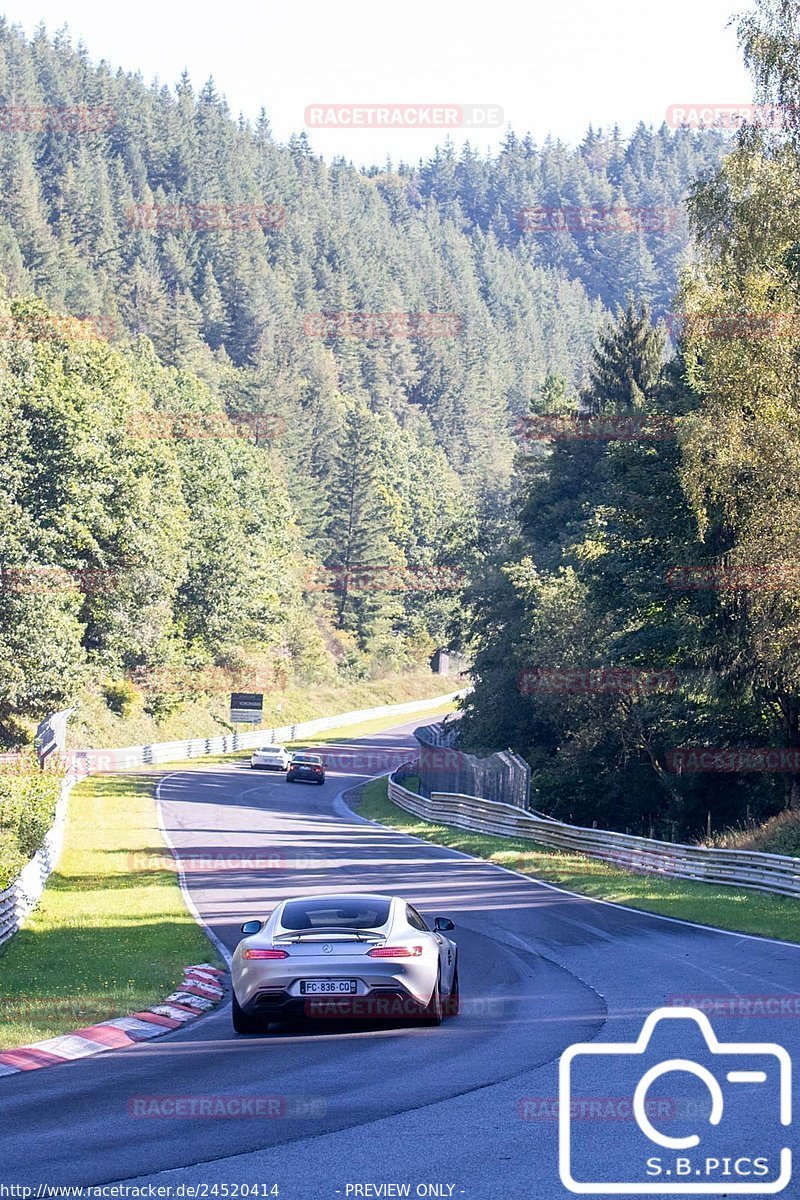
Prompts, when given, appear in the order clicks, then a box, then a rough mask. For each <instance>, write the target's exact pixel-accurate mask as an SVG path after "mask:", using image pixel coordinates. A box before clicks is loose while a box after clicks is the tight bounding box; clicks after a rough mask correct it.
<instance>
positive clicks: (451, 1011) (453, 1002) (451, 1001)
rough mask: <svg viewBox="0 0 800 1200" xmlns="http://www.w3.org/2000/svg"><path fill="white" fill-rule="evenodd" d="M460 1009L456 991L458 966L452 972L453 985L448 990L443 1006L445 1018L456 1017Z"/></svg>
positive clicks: (457, 991)
mask: <svg viewBox="0 0 800 1200" xmlns="http://www.w3.org/2000/svg"><path fill="white" fill-rule="evenodd" d="M460 1008H461V997H460V994H459V990H458V964H456V969H455V971H453V985H452V987H451V988H450V995H449V996H448V997H447V1001H446V1003H445V1006H444V1015H445V1016H446V1017H457V1016H458V1013H459V1009H460Z"/></svg>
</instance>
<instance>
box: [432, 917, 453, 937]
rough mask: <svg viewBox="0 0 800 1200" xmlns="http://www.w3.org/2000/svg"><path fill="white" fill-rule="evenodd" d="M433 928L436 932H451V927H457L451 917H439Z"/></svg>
mask: <svg viewBox="0 0 800 1200" xmlns="http://www.w3.org/2000/svg"><path fill="white" fill-rule="evenodd" d="M433 928H434V931H435V932H436V933H449V932H450V930H451V929H455V925H454V924H453V922H452V921H451V920H450V918H449V917H437V918H436V920H435V921H434V922H433Z"/></svg>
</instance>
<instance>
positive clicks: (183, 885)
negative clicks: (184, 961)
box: [155, 771, 233, 969]
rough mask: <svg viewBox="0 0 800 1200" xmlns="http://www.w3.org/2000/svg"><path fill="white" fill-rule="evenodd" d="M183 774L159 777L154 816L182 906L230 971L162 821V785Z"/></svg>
mask: <svg viewBox="0 0 800 1200" xmlns="http://www.w3.org/2000/svg"><path fill="white" fill-rule="evenodd" d="M184 774H186V772H185V771H171V772H170V773H169V775H163V776H162V777H161V779H159V781H158V783H157V784H156V793H155V795H156V814H157V816H158V828H159V829H160V830H161V836H162V837H163V839H164V841H165V842H166V844H167V847H168V849H169V850H170V852H171V854H172V857H173V858H174V859H175V866H176V867H177V870H178V883H179V885H180V889H181V892H182V893H183V902H184V904H185V905H186V907H187V908H188V910H189V912H190V913H191V914H192V916H193V917H194V919H195V921H196V922H197V924H198V925H199V926H200V927H201V928H202V929H203V931H204V933H205V935H206V937H207V938H208V939H209V941H210V942H211V943H212V944H213V946H214V947H215V949H216V950H217V953H218V954H219V955H220V957H221V958H222V959H223V961H224V962H226V963H227V964H228V968H229V969H230V966H231V963H232V961H233V959H232V957H231V952H230V950H229V949H228V947H227V946H226V945H224V943H223V942H221V941H220V939H219V938H218V937H217V935H216V934H215V933H214V930H213V929H212V928H211V926H210V925H209V924H208V923H207V922H206V921H204V920H203V918H202V917H201V916H200V912H199V910H198V908H197V905H196V904H195V902H194V900H193V899H192V893H191V892H190V891H189V885H188V884H187V882H186V872H185V871H184V869H183V867H182V866H181V859H180V855H179V853H178V850H177V849H176V847H175V845H174V843H173V841H172V838H171V837H170V835H169V832H168V830H167V825H166V821H165V820H164V805H163V802H162V799H161V786H162V784H164V783H166V782H167V780H168V779H172V778H173V776H175V775H184Z"/></svg>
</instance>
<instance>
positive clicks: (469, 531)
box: [0, 22, 722, 741]
mask: <svg viewBox="0 0 800 1200" xmlns="http://www.w3.org/2000/svg"><path fill="white" fill-rule="evenodd" d="M0 106H2V110H3V112H4V114H5V116H4V123H3V130H2V137H0V273H2V275H3V276H4V278H5V280H6V292H5V295H6V299H4V300H3V313H2V329H0V374H1V375H2V393H0V405H1V406H2V408H1V410H0V416H1V421H0V440H2V447H1V449H2V455H3V466H2V476H0V503H1V504H2V509H3V511H2V518H0V519H1V520H2V532H3V537H2V544H1V545H0V567H1V568H2V571H3V580H4V584H3V588H2V593H1V594H0V605H1V606H2V608H3V612H2V614H1V615H0V630H1V631H2V632H1V633H0V667H1V668H2V670H1V671H0V724H2V728H3V729H4V730H5V735H4V736H5V738H6V740H12V741H13V740H14V738H15V737H16V736H17V735H18V733H19V727H18V725H17V724H15V722H16V719H17V718H18V717H28V718H31V717H38V716H40V715H41V714H42V713H43V712H44V711H47V710H48V709H50V708H52V707H54V706H57V705H60V704H62V703H66V702H68V701H69V700H70V698H71V696H73V695H74V694H75V690H76V689H77V688H78V687H80V686H81V681H84V682H85V680H86V679H87V678H92V679H95V680H100V681H101V682H102V683H103V686H104V687H106V688H107V689H108V691H109V695H111V696H113V695H117V696H118V703H120V704H121V703H123V702H124V680H125V678H126V677H130V676H133V677H135V678H139V679H141V678H152V677H153V676H154V675H156V676H158V673H159V672H162V674H163V672H164V671H166V672H167V673H168V672H169V671H170V670H172V671H173V672H178V673H180V671H181V670H183V671H184V674H185V668H186V667H187V666H188V667H189V668H191V669H202V668H203V667H204V666H205V665H207V664H215V663H233V664H236V663H239V664H241V663H242V662H243V661H244V662H246V661H247V660H248V655H252V654H255V655H257V656H259V663H260V666H259V670H261V671H262V672H265V673H266V675H267V676H268V675H269V672H270V670H271V669H272V668H271V667H270V665H269V664H271V663H272V664H277V665H276V666H275V670H280V671H281V672H283V674H284V676H285V674H286V673H287V672H288V673H289V674H290V675H292V676H293V677H296V678H298V679H303V678H306V677H309V678H310V677H318V676H319V675H322V677H323V678H331V679H335V678H337V677H341V676H342V675H343V676H344V677H345V678H348V679H350V678H353V677H358V676H359V675H364V674H366V673H374V672H376V671H380V670H382V669H390V670H397V669H402V668H403V667H404V666H407V665H411V664H414V663H418V662H420V661H424V660H425V658H426V657H427V655H428V654H429V653H430V652H431V650H432V649H433V648H434V647H435V646H436V645H437V644H440V645H441V644H443V643H446V642H447V641H453V642H456V643H457V642H458V641H459V640H463V637H464V631H463V628H462V621H461V615H460V605H459V600H458V597H459V592H460V589H461V586H462V585H463V583H464V582H465V581H466V579H467V578H468V576H469V574H470V572H471V571H472V569H473V567H474V565H475V564H476V563H480V562H481V561H482V557H483V555H484V553H485V551H486V548H487V547H491V546H494V545H496V544H497V542H498V540H499V539H500V538H501V536H502V535H503V531H504V530H505V529H506V528H507V526H508V497H509V494H510V492H509V489H513V486H514V476H513V463H514V453H515V439H516V436H517V424H518V421H519V418H520V416H521V415H522V414H524V413H525V412H527V411H528V410H529V407H530V406H531V404H533V407H534V408H535V409H536V408H538V409H546V408H548V407H549V406H551V404H552V399H553V396H557V397H559V398H560V399H559V403H570V402H572V400H573V398H574V395H575V394H576V391H577V389H579V388H583V387H585V384H586V380H587V377H588V372H589V368H590V362H591V348H592V344H593V341H594V339H595V338H596V337H597V335H598V333H599V331H600V330H601V328H602V327H603V323H604V321H605V319H606V316H607V313H608V307H609V306H611V305H613V304H615V303H616V302H619V301H622V300H624V298H625V296H626V295H627V294H628V292H629V291H632V292H634V293H635V294H636V295H637V296H639V297H643V298H646V299H649V300H650V301H651V302H652V304H653V306H654V311H655V312H656V313H659V314H664V313H666V312H668V311H669V309H670V305H671V299H670V298H671V296H672V293H673V291H674V288H675V286H676V284H677V279H678V273H679V269H680V267H681V264H682V263H683V262H684V261H685V259H686V256H687V250H688V227H687V218H686V214H685V211H684V207H683V201H684V198H685V196H686V194H687V192H688V189H689V187H690V185H691V182H692V180H693V179H694V178H695V177H697V175H698V174H702V173H704V172H708V171H710V170H711V169H713V167H714V165H715V164H716V163H717V162H718V161H719V157H720V154H721V150H722V141H721V138H720V137H719V136H718V135H717V134H713V133H708V132H701V133H696V132H691V131H689V130H685V129H684V130H679V131H677V132H675V131H670V130H669V129H667V128H666V127H664V128H662V129H661V130H659V131H658V132H654V131H652V130H648V129H645V128H644V127H641V128H640V129H639V130H638V131H637V132H636V134H635V135H634V137H633V138H632V139H631V140H630V141H628V142H624V141H623V140H622V139H621V138H620V136H619V135H618V134H616V133H611V134H603V133H599V132H595V131H591V130H590V132H589V133H588V134H587V136H586V138H585V139H584V141H583V143H582V144H581V145H580V146H579V147H577V148H574V149H572V148H568V147H565V146H563V145H560V144H546V145H544V146H536V145H534V144H533V142H532V141H531V140H530V139H529V138H518V137H517V136H515V135H514V134H512V133H509V134H508V135H507V137H506V140H505V145H504V148H503V150H502V151H501V153H500V154H499V155H498V156H497V157H496V158H493V159H483V158H481V157H479V156H477V155H476V154H475V153H474V152H472V151H471V150H470V149H469V148H467V149H465V150H464V151H463V152H460V153H459V154H456V153H455V151H454V150H453V149H452V147H449V146H444V147H443V148H442V149H441V150H440V151H439V152H438V153H437V154H436V155H435V157H434V158H433V159H432V160H431V161H429V162H426V163H420V164H417V165H414V166H412V165H409V164H405V165H403V164H401V165H398V166H396V167H393V166H392V165H391V164H387V165H386V167H385V168H384V169H381V170H377V169H367V170H362V169H358V168H357V167H356V166H353V165H351V164H349V163H346V162H343V161H337V162H334V163H332V164H330V165H327V164H326V163H325V162H324V161H323V160H322V159H320V158H318V157H316V156H315V155H314V153H313V152H312V150H311V147H310V145H309V143H308V142H307V140H306V138H305V136H304V135H299V136H297V137H295V138H293V139H292V140H291V141H290V143H289V144H288V145H286V146H283V145H279V144H278V143H276V142H275V140H274V139H273V138H272V136H271V133H270V129H269V123H268V120H267V117H266V115H262V117H261V118H260V120H259V121H258V122H257V124H256V125H255V127H251V126H249V125H248V124H247V123H245V122H243V121H241V120H236V119H235V118H234V116H233V114H231V113H230V112H229V110H228V108H227V105H226V103H225V101H224V99H223V98H222V97H220V96H219V95H218V93H217V91H216V89H215V87H214V85H213V83H211V82H208V83H206V84H205V85H204V86H203V87H202V88H201V89H200V90H199V91H198V90H196V88H195V86H194V85H193V83H192V82H190V80H189V79H187V78H184V79H182V80H181V81H180V82H179V84H178V85H177V86H176V87H174V88H173V87H167V86H162V85H160V84H154V85H148V84H146V83H145V82H144V81H143V80H142V79H141V77H139V76H137V75H133V74H126V73H124V72H121V71H120V72H116V73H113V72H111V71H110V70H109V68H108V67H107V66H105V65H103V64H94V63H93V62H92V61H91V59H90V57H89V54H88V52H87V51H86V50H85V49H84V48H82V47H75V46H74V45H73V44H72V43H71V41H70V39H69V37H68V35H67V34H66V33H59V34H57V35H55V36H53V37H51V36H48V35H47V34H46V33H45V32H44V31H41V32H40V33H38V34H37V35H36V36H35V37H34V38H33V39H32V40H31V41H28V40H26V39H25V37H24V36H23V35H22V33H21V32H20V31H19V30H18V29H16V28H13V27H10V26H9V25H8V24H6V23H5V22H3V23H0ZM562 211H565V212H567V213H570V214H571V216H568V218H567V220H566V222H564V223H562V224H561V225H560V224H559V223H558V221H556V222H553V221H552V220H551V217H552V214H553V213H554V212H562ZM590 212H591V213H594V214H595V217H596V215H597V213H598V212H599V213H600V214H601V219H600V220H599V222H598V221H597V220H594V219H591V220H587V219H586V216H585V215H586V214H587V213H590ZM542 213H545V218H544V226H545V227H544V228H543V227H542ZM609 213H610V214H611V219H610V220H608V219H606V217H603V215H602V214H606V215H607V214H609ZM631 213H632V214H634V215H633V218H632V219H631V218H630V214H631ZM531 214H534V216H533V217H532V215H531ZM537 214H538V215H537ZM548 214H549V215H548ZM620 214H622V216H620ZM643 214H644V215H643ZM653 214H655V215H656V217H657V218H658V219H656V220H653V219H652V217H653ZM59 314H71V315H72V316H73V317H76V318H79V319H80V320H79V321H78V322H77V323H76V322H69V321H65V320H64V319H63V318H62V316H61V315H59ZM200 414H203V418H202V421H201V420H200ZM225 414H228V416H230V417H231V419H232V422H233V424H232V425H231V426H230V427H228V426H227V425H225ZM220 422H222V425H221V424H220ZM220 431H222V432H220ZM26 572H27V573H26ZM48 572H49V574H48ZM53 572H61V574H54V573H53ZM32 581H35V582H32ZM265 664H266V665H265ZM115 687H116V688H117V691H116V692H115V690H114V689H115ZM120 688H121V689H122V690H119V689H120ZM119 697H122V699H119ZM149 702H150V704H151V706H155V709H156V711H157V710H158V706H159V704H162V705H163V706H164V707H165V708H166V707H168V705H169V702H170V701H169V697H161V698H159V696H158V695H157V696H155V697H154V698H153V697H151V699H150V701H149Z"/></svg>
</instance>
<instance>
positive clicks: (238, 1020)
mask: <svg viewBox="0 0 800 1200" xmlns="http://www.w3.org/2000/svg"><path fill="white" fill-rule="evenodd" d="M231 1004H232V1006H233V1011H232V1014H231V1015H232V1017H233V1028H234V1030H235V1032H236V1033H266V1032H267V1028H268V1025H269V1023H268V1022H267V1021H265V1020H263V1019H262V1018H261V1017H252V1016H250V1014H249V1013H246V1012H245V1011H244V1009H243V1008H242V1006H241V1004H240V1003H239V1001H238V1000H237V999H236V992H234V993H233V998H232V1000H231Z"/></svg>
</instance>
